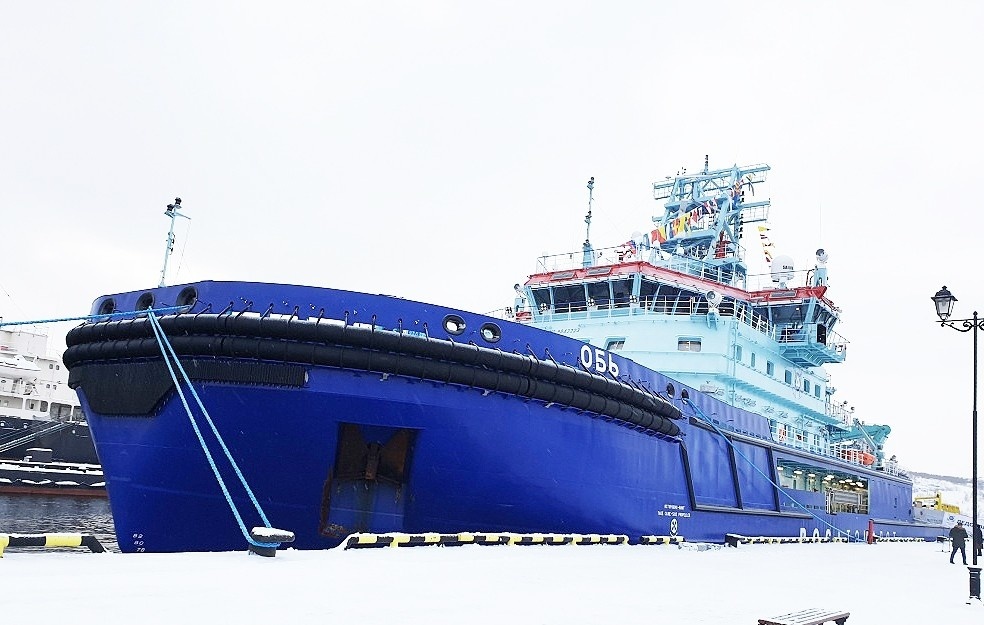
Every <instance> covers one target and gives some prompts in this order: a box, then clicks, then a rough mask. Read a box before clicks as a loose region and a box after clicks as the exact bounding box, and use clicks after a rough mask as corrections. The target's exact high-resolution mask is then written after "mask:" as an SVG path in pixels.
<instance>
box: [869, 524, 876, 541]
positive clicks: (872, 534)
mask: <svg viewBox="0 0 984 625" xmlns="http://www.w3.org/2000/svg"><path fill="white" fill-rule="evenodd" d="M874 543H875V520H874V519H868V544H869V545H873V544H874Z"/></svg>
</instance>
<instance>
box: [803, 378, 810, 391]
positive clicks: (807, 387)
mask: <svg viewBox="0 0 984 625" xmlns="http://www.w3.org/2000/svg"><path fill="white" fill-rule="evenodd" d="M803 392H804V393H809V392H810V381H809V380H803Z"/></svg>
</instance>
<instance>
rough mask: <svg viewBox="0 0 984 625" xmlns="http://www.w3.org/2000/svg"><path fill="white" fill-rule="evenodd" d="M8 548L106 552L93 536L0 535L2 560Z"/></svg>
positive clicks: (59, 534)
mask: <svg viewBox="0 0 984 625" xmlns="http://www.w3.org/2000/svg"><path fill="white" fill-rule="evenodd" d="M7 547H88V548H89V551H91V552H93V553H102V552H103V551H106V550H105V549H104V548H103V546H102V543H100V542H99V539H98V538H96V537H95V536H92V535H91V534H74V533H71V534H69V533H52V534H0V558H2V557H3V550H4V549H6V548H7Z"/></svg>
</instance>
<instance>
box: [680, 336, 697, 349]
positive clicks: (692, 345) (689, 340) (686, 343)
mask: <svg viewBox="0 0 984 625" xmlns="http://www.w3.org/2000/svg"><path fill="white" fill-rule="evenodd" d="M677 351H681V352H699V351H700V339H699V338H694V337H687V336H682V337H680V339H679V340H678V341H677Z"/></svg>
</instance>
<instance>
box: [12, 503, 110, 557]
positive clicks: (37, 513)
mask: <svg viewBox="0 0 984 625" xmlns="http://www.w3.org/2000/svg"><path fill="white" fill-rule="evenodd" d="M51 532H78V533H81V534H92V535H93V536H95V537H96V538H98V539H99V542H101V543H102V545H103V547H105V548H106V550H107V551H119V550H120V548H119V546H118V545H117V544H116V531H115V530H114V528H113V515H112V514H111V513H110V510H109V500H108V499H106V498H105V497H72V496H69V495H58V496H52V495H4V494H0V533H4V534H46V533H51ZM7 549H9V550H14V549H16V550H17V551H71V552H79V553H88V552H89V550H88V549H86V548H85V547H76V548H57V549H43V548H40V547H38V548H32V547H8V548H7Z"/></svg>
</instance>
